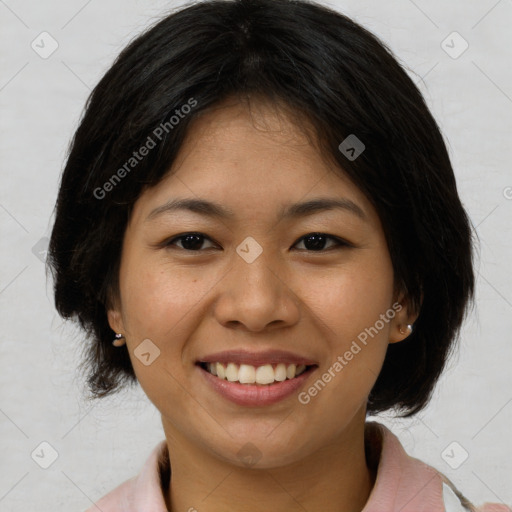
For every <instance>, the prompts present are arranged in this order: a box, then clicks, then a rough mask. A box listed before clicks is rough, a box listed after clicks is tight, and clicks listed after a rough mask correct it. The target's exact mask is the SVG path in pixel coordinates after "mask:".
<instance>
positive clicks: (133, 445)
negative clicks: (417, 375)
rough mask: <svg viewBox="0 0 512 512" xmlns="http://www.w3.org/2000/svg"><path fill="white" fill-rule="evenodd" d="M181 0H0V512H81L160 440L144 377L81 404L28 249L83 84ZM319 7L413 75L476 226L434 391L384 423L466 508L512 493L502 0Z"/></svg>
mask: <svg viewBox="0 0 512 512" xmlns="http://www.w3.org/2000/svg"><path fill="white" fill-rule="evenodd" d="M180 4H181V2H163V1H151V2H150V1H149V0H146V1H143V0H139V1H136V0H124V1H121V0H102V1H100V0H90V1H89V2H86V1H84V0H66V1H64V0H51V1H50V0H47V1H46V2H44V1H42V2H35V1H28V0H5V1H4V0H0V20H1V32H0V38H1V39H0V45H1V53H0V59H1V63H0V104H1V112H2V114H1V120H0V130H1V134H0V165H1V179H0V184H1V185H0V226H1V228H0V242H1V246H2V251H1V259H0V315H1V317H0V322H1V323H0V325H1V342H0V446H1V466H0V511H21V510H23V511H26V510H38V511H39V512H50V511H51V512H55V511H57V510H66V511H71V510H77V511H78V510H85V509H86V508H87V507H89V506H90V505H91V503H92V500H96V499H98V498H99V497H100V496H102V495H104V494H106V493H107V492H108V491H110V490H111V489H113V488H114V487H115V486H117V485H118V484H119V483H121V482H123V481H124V480H126V479H128V478H130V477H132V476H134V475H135V474H137V473H138V471H139V470H140V467H141V465H142V463H143V462H144V461H145V459H146V458H147V456H148V455H149V452H150V451H151V449H152V448H153V447H154V446H155V445H156V443H157V442H158V441H160V440H161V439H164V435H163V431H162V428H161V424H160V417H159V414H158V411H157V410H156V409H155V407H154V406H153V405H152V404H151V403H150V402H149V400H148V399H147V398H146V396H145V395H144V393H143V392H142V391H141V390H140V388H139V387H137V388H136V389H135V390H134V391H129V392H123V393H121V394H118V395H115V396H114V397H113V398H110V399H105V400H104V401H99V402H97V403H95V404H94V403H93V404H90V403H87V402H85V400H84V399H83V398H82V385H83V383H82V382H81V381H80V380H79V379H78V378H77V377H76V375H77V371H76V369H77V365H78V363H79V362H80V349H81V335H80V333H79V332H78V329H77V328H75V327H73V326H72V325H69V324H63V323H62V321H61V319H60V318H59V317H58V315H57V314H56V312H55V309H54V307H53V296H52V287H51V282H50V281H49V282H48V283H47V282H46V277H45V273H44V265H43V263H42V261H41V260H40V259H39V258H38V257H36V255H35V254H34V253H33V250H32V249H33V247H34V246H36V247H41V246H42V247H43V250H44V240H43V241H42V242H40V240H41V239H42V238H44V237H48V236H49V234H50V231H51V226H52V222H53V218H52V210H53V206H54V203H55V199H56V195H57V186H58V180H59V176H60V173H61V170H62V168H63V164H64V160H65V156H66V149H67V145H68V143H69V141H70V138H71V135H72V133H73V132H74V130H75V128H76V127H77V123H78V119H79V116H80V113H81V111H82V108H83V105H84V102H85V100H86V97H87V96H88V94H89V93H90V90H91V88H93V87H94V85H95V84H96V83H97V82H98V80H99V79H100V78H101V76H102V75H103V73H104V72H105V71H106V70H107V69H108V67H109V66H110V64H111V63H112V61H113V59H114V58H115V56H117V54H118V53H119V51H120V50H121V49H122V48H123V47H124V46H125V45H126V43H127V42H128V41H129V40H131V39H132V38H133V37H134V36H135V35H136V34H138V33H139V32H140V31H141V30H142V29H143V28H144V27H145V26H147V25H148V24H149V23H153V22H154V21H156V19H157V18H158V17H159V16H160V15H162V14H163V13H164V12H165V11H166V10H167V9H169V8H172V7H176V6H178V5H180ZM329 5H331V6H333V7H335V8H337V9H339V10H340V11H342V12H344V13H345V14H348V15H349V16H352V17H353V18H354V19H355V20H356V21H358V22H360V23H361V24H363V25H364V26H365V27H367V28H369V29H370V30H371V31H373V32H374V33H376V34H377V35H379V36H380V37H381V38H382V39H383V40H384V41H385V42H386V43H387V44H388V45H389V46H390V47H391V49H392V50H393V51H394V52H395V54H396V55H397V56H398V58H399V59H400V61H401V62H402V63H403V64H404V65H405V66H406V67H407V69H408V72H409V73H410V75H411V77H413V79H414V80H415V81H416V82H418V83H419V85H420V88H421V90H422V92H423V93H424V95H425V97H426V99H427V102H428V105H429V106H430V108H431V109H432V111H433V113H434V116H435V117H436V119H437V121H438V122H439V124H440V127H441V129H442V131H443V134H444V136H445V139H446V141H447V143H448V146H449V151H450V155H451V158H452V162H453V165H454V168H455V172H456V177H457V180H458V185H459V190H460V195H461V197H462V201H463V203H464V205H465V206H466V208H467V210H468V213H469V215H470V217H471V219H472V222H473V224H474V226H475V227H476V229H477V232H478V235H479V238H480V249H479V251H480V254H479V257H478V260H477V277H478V282H477V302H476V309H475V311H474V313H473V314H472V316H471V319H470V320H468V321H467V322H466V324H465V327H464V331H463V336H462V344H461V349H460V350H459V351H458V353H457V355H456V356H455V357H454V358H453V359H452V360H451V361H450V364H449V368H448V370H447V371H446V373H445V374H444V375H443V378H442V379H441V381H440V382H439V385H438V387H437V388H436V393H435V397H434V400H433V401H432V403H431V405H430V406H429V407H428V409H426V410H425V411H424V412H422V413H420V414H419V415H418V416H417V417H415V418H413V419H410V420H402V421H397V420H393V419H392V418H391V417H389V415H388V416H386V417H381V418H380V421H382V422H384V423H386V424H387V425H388V426H390V427H391V428H392V430H393V431H394V432H395V433H396V434H397V435H398V436H399V438H400V439H401V441H402V442H403V444H404V445H405V448H406V450H407V451H408V452H409V453H410V454H411V455H413V456H415V457H418V458H420V459H422V460H424V461H425V462H427V463H428V464H431V465H433V466H434V467H436V468H437V469H439V470H441V471H443V472H444V473H445V474H446V475H447V476H448V477H449V478H451V479H452V480H453V481H454V482H455V483H456V485H457V486H458V487H459V488H460V489H461V490H462V491H463V492H464V493H465V494H466V495H467V497H468V498H469V499H471V500H472V501H474V502H475V503H476V504H480V503H483V502H484V501H494V502H506V503H512V439H511V428H510V425H511V424H512V385H511V384H512V377H511V371H510V364H511V362H512V339H511V336H510V332H511V330H512V273H511V272H510V261H511V259H512V237H511V227H510V226H511V220H512V199H511V198H512V189H511V188H507V187H512V173H511V171H510V169H511V161H512V151H511V143H510V135H511V125H512V115H511V114H512V83H511V82H512V80H511V78H512V66H511V62H512V61H511V53H512V51H511V49H512V31H511V30H510V27H511V25H512V2H511V1H510V0H500V1H497V0H481V1H468V0H451V1H448V2H447V1H442V0H436V1H432V0H430V1H426V0H415V1H414V2H413V1H412V0H390V1H386V2H382V1H380V0H367V1H365V2H360V1H356V0H353V1H348V0H347V1H345V0H338V1H335V0H331V2H330V4H329ZM43 31H47V32H49V33H50V34H51V35H52V37H53V38H54V39H55V40H56V41H57V42H58V45H59V47H58V49H57V51H56V52H55V53H53V54H52V55H51V56H50V57H49V58H47V59H43V58H41V57H40V56H39V55H38V54H37V53H36V52H35V51H34V50H33V49H32V48H31V42H32V41H33V40H34V39H36V38H37V37H38V36H39V34H40V33H41V32H43ZM453 31H457V32H458V33H459V34H460V35H461V36H462V37H463V38H464V39H465V40H466V41H467V42H468V44H469V48H468V49H467V51H465V52H464V53H463V54H462V55H461V56H460V57H459V58H457V59H453V58H451V57H450V56H449V55H448V54H447V53H446V52H445V51H444V50H443V48H442V47H441V42H442V41H443V40H444V39H445V38H446V37H447V36H448V35H449V34H451V33H452V32H453ZM37 40H38V39H36V41H37ZM448 41H451V39H449V40H448ZM449 44H452V43H449ZM459 44H460V41H457V40H454V43H453V45H454V46H455V49H457V48H461V46H457V45H459ZM47 48H48V47H47ZM507 192H508V193H507ZM507 196H508V199H507ZM38 243H39V244H41V245H39V246H38V245H36V244H38ZM43 441H46V442H48V443H50V445H51V446H53V447H54V449H55V450H56V451H57V453H58V458H57V460H56V461H55V462H54V463H53V464H52V465H51V466H50V467H49V468H48V469H42V468H41V467H39V466H38V465H37V464H36V463H35V462H34V460H33V459H32V458H31V453H32V452H33V450H34V449H35V448H36V447H38V446H39V444H40V443H41V442H43ZM453 441H456V442H457V443H459V445H460V446H461V447H463V448H464V449H465V450H466V451H467V452H468V453H469V457H468V459H467V460H466V461H465V462H464V463H463V464H462V465H460V467H458V469H451V468H450V466H449V465H448V464H447V463H446V462H445V460H443V458H442V456H441V454H442V452H443V451H444V450H445V448H446V447H447V446H449V445H450V443H452V442H453ZM45 453H49V451H48V450H47V451H46V452H45ZM460 453H461V451H460V448H456V449H455V451H454V452H452V453H451V455H452V459H453V458H455V459H456V458H458V457H459V456H460ZM452 464H453V463H452Z"/></svg>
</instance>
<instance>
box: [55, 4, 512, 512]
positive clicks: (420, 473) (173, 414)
mask: <svg viewBox="0 0 512 512" xmlns="http://www.w3.org/2000/svg"><path fill="white" fill-rule="evenodd" d="M205 244H206V245H205ZM49 263H50V266H51V269H52V271H53V274H54V279H55V299H56V306H57V308H58V311H59V313H60V314H61V315H62V316H63V317H65V318H74V319H76V320H78V321H79V323H80V325H81V326H82V327H83V328H84V330H85V331H86V332H87V334H88V335H89V338H90V340H91V345H90V350H89V352H88V357H87V361H86V363H87V367H88V368H90V372H89V379H88V382H89V385H90V389H91V391H92V393H93V395H94V396H95V397H98V398H99V397H103V396H106V395H108V394H110V393H112V392H114V391H115V390H116V389H118V388H119V387H120V386H121V385H122V383H123V382H131V383H134V382H139V383H140V385H141V386H142V388H143V389H144V391H145V393H146V394H147V396H148V398H149V399H150V400H151V402H152V403H153V404H155V406H156V407H157V408H158V410H159V412H160V413H161V416H162V425H163V429H164V432H165V441H162V442H161V443H160V444H159V445H158V446H156V447H155V449H154V451H153V452H152V453H151V455H150V457H149V458H148V460H147V462H146V464H145V466H144V468H143V469H142V471H141V472H140V474H139V475H138V476H137V477H134V478H133V479H131V480H128V481H126V482H124V483H123V484H121V485H120V486H119V487H117V488H116V489H114V490H113V491H112V492H110V493H108V495H107V496H105V497H104V498H102V499H101V500H100V501H98V502H97V503H96V504H95V505H93V506H92V507H91V508H90V509H89V510H91V511H92V510H98V509H99V510H102V511H103V512H113V511H121V510H122V511H123V512H127V511H134V512H135V511H137V512H139V511H141V510H144V511H145V512H162V511H165V510H172V511H178V510H180V511H181V510H183V511H186V510H188V511H194V510H198V511H209V512H210V511H211V512H214V511H218V510H247V511H256V510H272V511H274V512H281V511H283V512H284V511H290V510H308V511H315V510H322V511H324V512H330V511H333V512H334V511H339V510H343V511H361V510H363V511H364V512H377V511H379V512H381V511H398V510H400V511H402V512H407V511H416V512H417V511H427V510H428V511H429V512H432V511H442V510H477V509H476V508H475V506H474V505H472V504H470V503H469V502H468V500H467V499H466V498H464V496H463V495H462V493H461V492H460V491H459V490H457V489H456V488H455V487H454V486H453V484H452V483H451V482H449V481H448V479H447V478H446V477H445V476H444V475H442V474H441V473H439V472H438V471H437V470H435V469H434V468H432V467H430V466H428V465H426V464H424V463H423V462H421V461H419V460H417V459H413V458H411V457H409V456H408V455H407V454H406V453H405V451H404V450H403V448H402V446H401V445H400V443H399V441H398V439H397V438H396V437H395V436H394V435H393V434H392V433H391V432H390V431H389V430H388V429H387V428H386V427H384V426H383V425H380V424H379V423H376V422H366V421H365V420H366V417H367V416H368V415H370V414H376V413H378V412H382V411H386V410H389V409H395V410H397V411H399V412H401V413H402V415H403V416H404V417H408V416H412V415H414V414H416V413H418V412H419V411H420V410H422V409H423V408H424V407H425V406H426V405H427V404H428V401H429V399H430V396H431V394H432V391H433V389H434V386H435V383H436V382H437V380H438V378H439V376H440V374H441V372H442V370H443V367H444V364H445V361H446V358H447V355H448V354H449V352H450V349H451V348H452V346H453V343H454V342H455V340H456V337H457V334H458V332H459V329H460V326H461V324H462V321H463V319H464V315H465V312H466V308H467V307H468V304H469V302H470V300H471V299H472V295H473V289H474V274H473V268H472V236H471V228H470V225H469V221H468V217H467V215H466V212H465V211H464V209H463V207H462V205H461V202H460V199H459V197H458V194H457V188H456V183H455V179H454V175H453V170H452V167H451V164H450V160H449V157H448V154H447V151H446V147H445V145H444V142H443V139H442V135H441V134H440V132H439V129H438V127H437V125H436V122H435V120H434V119H433V117H432V115H431V114H430V112H429V111H428V109H427V107H426V105H425V103H424V100H423V98H422V96H421V94H420V93H419V91H418V89H417V88H416V86H415V85H414V84H413V83H412V81H411V80H410V79H409V78H408V76H407V74H406V73H405V72H404V71H403V69H402V68H401V67H400V66H399V64H398V63H397V61H396V60H395V58H394V57H393V56H392V54H391V53H390V52H389V50H387V49H386V47H385V46H384V45H383V44H382V43H381V42H379V41H378V40H377V39H376V38H375V36H373V35H372V34H370V33H369V32H367V31H366V30H365V29H363V28H362V27H360V26H358V25H357V24H355V23H354V22H353V21H351V20H350V19H348V18H346V17H344V16H343V15H341V14H338V13H336V12H333V11H331V10H328V9H327V8H325V7H321V6H319V5H316V4H313V3H306V2H302V1H294V2H291V1H287V0H238V1H233V2H231V1H229V2H226V1H222V0H221V1H207V2H203V3H200V4H196V5H192V6H190V7H188V8H185V9H182V10H181V11H179V12H176V13H174V14H172V15H170V16H168V17H166V18H165V19H163V20H162V21H161V22H159V23H158V24H157V25H155V26H154V27H153V28H151V29H150V30H148V31H146V32H145V33H144V34H142V35H141V36H140V37H138V38H137V39H136V40H135V41H133V42H132V43H131V44H130V45H129V46H128V47H127V48H126V49H125V50H124V51H123V52H122V53H121V55H120V56H119V58H118V59H117V61H116V62H115V63H114V65H113V66H112V68H111V69H110V70H109V71H108V72H107V73H106V75H105V76H104V77H103V79H102V80H101V81H100V83H99V84H98V85H97V87H96V88H95V90H94V91H93V93H92V95H91V97H90V99H89V101H88V104H87V108H86V111H85V114H84V117H83V119H82V121H81V124H80V126H79V128H78V130H77V132H76V134H75V137H74V140H73V143H72V146H71V150H70V154H69V158H68V161H67V165H66V168H65V170H64V174H63V176H62V182H61V186H60V191H59V197H58V200H57V205H56V218H55V224H54V228H53V232H52V237H51V242H50V248H49ZM478 510H484V511H491V510H496V511H505V510H510V509H509V508H508V507H506V506H504V505H501V506H500V505H498V504H495V505H490V504H488V505H486V506H483V507H482V508H480V509H478Z"/></svg>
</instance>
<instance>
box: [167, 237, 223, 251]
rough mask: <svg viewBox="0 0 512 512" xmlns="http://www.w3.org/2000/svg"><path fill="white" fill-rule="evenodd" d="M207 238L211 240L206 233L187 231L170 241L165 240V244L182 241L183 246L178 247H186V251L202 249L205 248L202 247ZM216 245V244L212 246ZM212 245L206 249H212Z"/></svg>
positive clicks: (169, 244)
mask: <svg viewBox="0 0 512 512" xmlns="http://www.w3.org/2000/svg"><path fill="white" fill-rule="evenodd" d="M205 240H210V239H209V238H208V237H207V236H206V235H203V234H202V233H185V234H183V235H180V236H176V237H174V238H172V239H171V240H169V241H168V242H165V244H164V245H165V246H166V247H169V246H172V245H175V243H174V242H176V241H181V242H182V247H178V248H179V249H184V250H186V251H196V252H198V251H200V250H205V249H201V247H202V245H203V243H204V241H205ZM212 247H214V245H213V246H212ZM212 247H207V248H206V249H211V248H212Z"/></svg>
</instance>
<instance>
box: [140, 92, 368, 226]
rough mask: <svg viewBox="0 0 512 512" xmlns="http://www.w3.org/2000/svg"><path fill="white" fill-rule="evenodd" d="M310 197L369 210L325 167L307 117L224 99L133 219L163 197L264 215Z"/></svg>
mask: <svg viewBox="0 0 512 512" xmlns="http://www.w3.org/2000/svg"><path fill="white" fill-rule="evenodd" d="M301 122H302V123H303V124H300V123H301ZM310 196H311V197H318V196H323V197H325V196H329V197H344V198H349V199H351V200H352V201H354V202H357V203H359V205H360V206H361V209H363V210H364V211H365V212H367V213H369V214H370V216H371V214H372V213H374V212H372V211H371V210H372V206H371V204H370V203H369V202H368V200H367V199H366V197H365V196H364V195H363V193H362V192H361V191H360V190H359V189H358V188H357V187H356V186H355V185H354V184H353V183H352V182H351V181H350V180H349V179H348V177H347V176H346V175H345V174H344V172H343V171H342V169H340V168H335V166H334V165H333V164H332V163H329V159H328V158H327V157H326V155H325V154H324V153H323V152H322V150H321V149H320V148H319V146H318V144H317V141H316V140H315V138H314V131H313V130H312V127H311V126H310V125H308V124H307V120H306V119H300V118H299V117H297V116H294V115H290V114H289V112H287V111H285V110H282V109H278V108H276V107H275V106H274V105H270V104H269V103H267V102H251V104H250V106H248V105H247V104H245V103H240V102H239V101H233V100H228V101H226V102H223V103H222V104H220V105H218V106H216V107H215V108H214V109H211V110H209V111H207V112H203V114H202V115H201V116H200V117H199V118H197V119H196V120H195V121H194V122H193V123H192V124H191V126H190V129H189V131H188V134H187V137H186V138H185V140H184V142H183V144H182V147H181V149H180V151H179V153H178V155H177V158H176V160H175V162H174V163H173V165H172V167H171V169H170V172H169V175H168V176H167V178H165V179H164V180H162V181H161V182H160V183H159V184H158V185H157V186H156V187H153V188H151V189H149V190H148V191H146V192H145V193H144V194H143V195H142V196H141V198H140V199H139V201H138V203H137V204H136V208H135V209H134V215H136V216H138V214H139V213H140V215H141V216H143V215H146V216H147V215H148V213H149V212H150V211H151V209H152V208H154V207H155V205H158V204H160V203H165V202H167V201H168V200H169V199H170V198H175V197H180V198H181V197H188V198H191V197H196V198H199V197H200V198H209V199H211V200H214V201H215V202H217V203H221V204H224V205H226V207H227V208H229V209H230V210H232V211H234V212H237V211H249V212H251V213H252V214H254V215H260V216H264V215H265V214H268V213H269V210H276V209H282V208H283V206H285V205H287V204H291V203H294V202H297V201H300V200H305V199H307V198H309V197H310Z"/></svg>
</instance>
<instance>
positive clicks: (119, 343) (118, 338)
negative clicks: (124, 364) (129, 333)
mask: <svg viewBox="0 0 512 512" xmlns="http://www.w3.org/2000/svg"><path fill="white" fill-rule="evenodd" d="M125 343H126V341H125V337H124V336H123V335H122V334H120V333H116V339H115V340H114V341H113V342H112V345H114V347H122V346H123V345H124V344H125Z"/></svg>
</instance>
